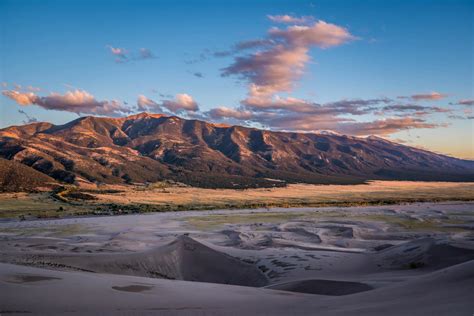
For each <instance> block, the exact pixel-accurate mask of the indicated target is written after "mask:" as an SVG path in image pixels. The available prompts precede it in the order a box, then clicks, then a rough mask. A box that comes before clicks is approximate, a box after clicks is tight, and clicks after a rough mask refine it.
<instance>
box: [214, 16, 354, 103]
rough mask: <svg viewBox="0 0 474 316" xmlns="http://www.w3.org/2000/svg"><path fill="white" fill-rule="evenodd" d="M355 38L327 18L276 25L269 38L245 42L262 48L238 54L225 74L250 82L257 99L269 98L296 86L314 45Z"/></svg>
mask: <svg viewBox="0 0 474 316" xmlns="http://www.w3.org/2000/svg"><path fill="white" fill-rule="evenodd" d="M353 39H355V37H354V36H353V35H351V34H350V33H349V31H348V30H347V29H345V28H343V27H341V26H338V25H335V24H330V23H326V22H324V21H317V22H315V23H314V24H312V25H308V26H301V25H294V26H290V27H288V28H286V29H280V28H272V29H270V30H269V33H268V38H266V39H263V40H257V41H250V42H248V43H246V45H243V44H242V43H241V44H240V46H241V49H242V48H255V47H258V48H260V50H257V51H255V52H252V53H250V54H246V55H240V56H235V58H234V62H233V63H232V64H231V65H230V66H228V67H226V68H224V69H223V70H222V75H223V76H237V77H238V78H240V79H243V80H246V81H248V82H249V98H252V99H253V101H256V99H260V100H264V99H268V98H270V97H271V96H273V95H274V94H275V93H278V92H289V91H291V90H292V89H293V85H294V82H295V81H296V80H298V79H299V78H300V77H301V75H302V74H303V73H304V69H305V66H306V64H307V63H308V62H309V61H310V56H309V54H308V52H309V50H310V48H311V47H320V48H329V47H333V46H338V45H342V44H344V43H346V42H348V41H351V40H353ZM244 43H245V42H244ZM235 49H237V50H238V47H236V48H235Z"/></svg>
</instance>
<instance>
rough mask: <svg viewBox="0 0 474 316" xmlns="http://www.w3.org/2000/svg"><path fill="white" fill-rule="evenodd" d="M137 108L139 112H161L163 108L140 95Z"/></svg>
mask: <svg viewBox="0 0 474 316" xmlns="http://www.w3.org/2000/svg"><path fill="white" fill-rule="evenodd" d="M137 108H138V110H139V111H153V112H161V111H162V109H161V106H160V105H159V104H158V103H156V102H155V101H153V100H152V99H150V98H147V97H146V96H144V95H139V96H138V99H137Z"/></svg>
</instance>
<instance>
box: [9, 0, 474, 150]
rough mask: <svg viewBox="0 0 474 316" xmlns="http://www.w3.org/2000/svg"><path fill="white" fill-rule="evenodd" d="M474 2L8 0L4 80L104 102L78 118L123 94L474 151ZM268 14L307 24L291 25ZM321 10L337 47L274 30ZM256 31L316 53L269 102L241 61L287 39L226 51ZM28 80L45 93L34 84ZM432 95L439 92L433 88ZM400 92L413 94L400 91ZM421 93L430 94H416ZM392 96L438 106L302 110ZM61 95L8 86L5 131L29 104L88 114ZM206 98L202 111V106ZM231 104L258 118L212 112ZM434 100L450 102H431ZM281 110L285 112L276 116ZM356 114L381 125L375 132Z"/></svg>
mask: <svg viewBox="0 0 474 316" xmlns="http://www.w3.org/2000/svg"><path fill="white" fill-rule="evenodd" d="M473 11H474V4H473V2H472V1H316V0H312V1H6V0H0V21H1V22H0V27H1V42H0V51H1V53H0V54H1V65H0V67H1V68H0V70H1V71H0V82H2V83H3V87H2V90H3V91H16V92H18V93H32V94H34V96H35V98H38V100H39V98H40V97H44V96H48V95H49V94H50V93H51V92H55V93H57V94H58V95H64V94H66V93H67V92H68V91H82V92H87V93H88V95H89V96H91V97H92V96H93V98H94V102H95V101H97V103H93V104H94V106H95V108H94V109H95V110H91V111H90V112H89V113H88V112H87V110H86V111H84V113H79V115H88V114H101V113H105V110H104V111H102V112H101V111H97V106H101V105H103V103H101V102H102V101H104V100H106V101H107V102H108V101H110V100H116V102H119V103H120V104H122V107H123V108H130V109H131V111H135V112H136V111H138V109H136V106H137V98H138V96H140V95H142V96H145V97H146V98H147V100H150V102H149V103H147V106H149V107H148V108H147V109H148V110H155V111H156V110H157V109H161V110H163V111H165V112H166V111H168V112H172V110H171V109H178V112H177V113H176V114H178V115H181V116H187V117H195V118H202V119H210V120H216V121H228V122H230V123H234V124H247V125H252V126H264V127H267V128H271V129H285V130H302V131H313V130H320V129H333V130H336V131H339V132H344V133H349V134H351V133H352V134H355V135H360V136H362V135H363V134H364V133H365V132H366V131H367V130H370V131H373V132H374V133H375V134H379V135H381V136H383V137H390V138H392V139H394V140H397V141H401V142H405V143H406V144H408V145H413V146H420V147H424V148H427V149H430V150H434V151H437V152H442V153H446V154H450V155H455V156H459V157H464V158H474V140H473V132H474V131H473V122H474V121H473V120H472V117H473V116H474V115H473V114H472V109H473V107H472V105H469V104H470V103H469V102H466V101H470V100H472V99H473V98H474V96H473V86H474V82H473V71H474V70H473V58H474V57H473V56H474V55H473V37H474V30H473V22H472V21H473V18H474V16H473V14H474V13H473ZM268 15H271V16H274V17H277V16H283V15H288V16H290V17H292V18H294V19H299V20H298V21H296V20H295V22H291V23H281V21H279V22H276V21H277V20H278V19H274V20H273V21H272V20H271V19H269V18H268ZM303 20H305V21H303ZM319 20H322V21H325V22H327V23H329V24H331V25H334V26H335V27H337V30H338V31H340V30H344V32H346V33H345V35H347V36H345V37H343V38H338V42H337V44H334V45H333V44H331V46H330V47H324V44H321V42H320V41H319V39H317V38H314V36H320V32H319V31H320V30H322V29H323V28H318V29H317V33H316V35H315V33H312V35H311V36H313V38H312V39H310V40H309V42H307V43H306V42H305V43H303V44H301V43H298V44H294V42H292V41H293V39H292V38H290V37H285V36H287V34H290V33H285V34H284V35H283V37H272V35H268V32H269V30H270V28H272V27H277V28H279V29H280V30H284V31H285V32H287V31H288V30H289V29H290V28H291V27H294V26H295V25H296V26H298V27H307V28H311V27H315V28H316V27H317V26H318V25H317V23H318V21H319ZM319 26H321V27H322V26H324V25H319ZM324 30H326V28H324ZM291 34H292V33H291ZM291 34H290V35H291ZM290 35H289V36H290ZM330 35H331V36H333V35H334V34H333V33H331V34H330ZM255 39H262V40H265V39H267V40H275V41H280V42H279V43H283V45H290V46H292V48H291V49H299V48H302V49H307V50H308V52H307V53H301V54H300V53H299V55H298V56H297V57H296V58H300V59H299V60H301V58H303V59H304V58H305V57H308V58H309V59H308V60H307V61H305V62H304V65H303V67H302V69H297V70H298V71H299V70H301V73H299V72H298V75H295V76H292V77H291V88H288V89H285V88H280V87H275V86H272V90H271V92H270V93H267V94H265V95H264V96H263V97H262V96H259V98H260V99H259V102H258V104H256V103H255V102H254V101H252V100H250V99H251V98H250V97H251V96H252V95H251V92H250V88H249V86H250V85H251V84H257V85H260V86H262V84H263V83H262V80H258V79H255V76H252V75H249V74H248V73H245V72H243V71H242V70H241V68H239V66H242V65H239V64H236V63H237V61H236V60H237V58H238V56H244V57H246V58H247V59H246V61H252V62H254V61H255V59H252V58H253V56H254V55H253V54H258V52H262V51H263V52H265V51H268V52H269V53H273V52H274V50H275V47H276V45H277V44H274V43H273V44H271V45H274V46H270V47H268V46H260V47H256V48H255V50H250V51H239V52H236V53H234V54H231V55H228V56H226V57H216V56H215V55H214V53H215V52H222V51H229V50H230V49H231V48H232V47H234V45H235V44H236V43H239V42H243V41H248V40H255ZM110 47H113V48H115V49H123V50H124V51H126V53H125V54H126V56H127V60H126V61H125V62H116V58H118V57H117V55H114V54H112V52H111V48H110ZM141 49H146V51H147V52H151V53H152V54H153V58H142V57H140V52H141V51H140V50H141ZM201 56H202V57H203V58H201ZM271 56H274V55H271ZM148 57H149V56H148ZM284 62H285V61H284ZM231 65H235V66H236V67H235V69H234V70H233V71H232V72H231V74H230V75H228V76H224V77H223V76H222V74H223V69H225V68H226V67H230V66H231ZM273 66H275V65H273ZM259 71H260V72H261V71H266V70H265V69H263V70H262V68H258V69H256V70H255V72H256V73H257V75H258V74H260V73H259ZM251 72H252V74H254V75H255V73H254V70H251ZM196 73H200V74H202V77H198V76H196ZM267 83H268V82H265V83H264V85H265V84H267ZM272 84H273V82H272ZM15 85H16V86H15ZM20 85H21V88H20V87H19V86H20ZM28 86H31V87H34V88H39V89H41V90H39V91H37V89H29V90H28V88H27V87H28ZM82 92H81V93H82ZM431 93H438V94H439V95H440V97H439V98H437V97H434V98H430V97H429V96H430V94H431ZM180 95H181V97H180ZM183 95H186V96H189V97H190V98H192V100H190V99H188V98H187V97H186V98H184V97H183ZM16 96H18V94H17V95H16ZM75 96H76V97H77V96H78V95H75ZM400 96H402V97H404V98H397V97H400ZM413 96H425V98H423V97H419V98H410V97H413ZM286 98H293V99H295V98H296V99H298V100H304V102H303V101H297V102H293V101H294V100H293V99H286ZM383 98H390V99H391V101H390V102H391V103H390V104H392V105H393V104H397V105H399V104H400V103H403V105H408V104H416V105H418V106H421V107H426V108H427V109H426V110H427V111H429V113H428V114H426V113H421V112H427V111H424V110H423V111H418V113H417V114H416V113H414V112H409V111H406V110H404V111H403V112H387V111H381V110H380V111H379V110H377V111H376V110H373V111H365V113H364V114H362V115H361V114H356V115H354V114H353V113H352V112H350V111H349V112H348V113H338V114H337V115H336V114H331V115H329V116H326V115H321V114H320V113H321V111H320V109H318V110H317V111H314V112H311V113H312V114H311V115H313V117H312V118H311V119H308V117H309V114H307V113H306V112H305V113H306V114H304V117H301V116H298V117H296V116H297V115H301V112H300V111H299V110H298V107H300V108H301V107H302V106H303V107H304V106H306V105H312V106H314V105H316V106H320V105H322V106H323V108H324V109H326V108H327V107H332V106H333V104H332V103H334V102H338V101H341V100H345V101H347V100H374V99H383ZM282 99H285V102H283V101H281V100H282ZM35 100H36V99H35ZM52 100H53V99H52V98H50V99H45V100H42V101H34V102H33V101H32V102H27V103H28V104H23V105H22V104H19V103H18V99H15V97H12V94H5V93H4V94H3V95H2V96H0V127H5V126H9V125H17V124H22V122H23V121H26V120H28V119H27V118H26V115H25V114H23V113H20V112H19V110H21V111H24V112H25V113H26V114H27V115H28V116H29V117H30V118H31V119H32V120H34V119H36V120H38V121H50V122H53V123H55V124H62V123H65V122H67V121H69V120H71V119H74V118H76V117H77V115H78V114H76V113H74V112H77V110H76V111H69V110H68V108H66V107H63V108H61V109H62V110H61V111H58V110H57V109H58V107H57V106H56V105H55V106H56V107H52V106H51V101H52ZM60 100H63V99H60ZM81 100H82V99H81ZM262 100H264V101H265V102H266V103H265V105H263V103H261V102H260V101H262ZM66 101H67V100H66ZM290 101H291V102H290ZM459 101H464V102H461V103H463V104H458V103H460V102H459ZM74 102H76V101H74ZM104 102H105V101H104ZM151 102H153V103H151ZM167 102H168V103H167ZM183 102H184V103H185V104H183ZM186 102H188V103H186ZM262 102H263V101H262ZM282 102H283V103H285V104H286V105H285V106H283V105H282V104H281V103H282ZM20 103H21V102H20ZM289 103H291V105H290V106H291V107H292V108H290V107H289V106H288V104H289ZM55 104H56V103H55ZM88 104H89V103H88ZM194 104H196V106H197V107H198V108H199V111H195V108H193V110H189V109H191V108H192V106H191V105H194ZM387 104H388V103H384V102H382V103H378V104H376V105H375V106H378V107H380V108H383V107H384V106H386V105H387ZM76 105H77V104H76ZM180 106H181V108H179V107H180ZM186 106H188V107H187V108H186ZM267 106H271V107H272V110H271V111H273V112H271V111H270V110H268V109H267ZM344 106H345V107H346V106H347V105H344ZM364 106H368V105H367V104H364ZM220 107H225V108H229V109H234V110H236V111H237V112H240V113H248V117H247V114H246V115H245V120H243V119H242V117H237V116H236V115H233V116H229V117H227V116H224V115H222V111H221V112H219V113H220V114H219V113H217V112H211V111H212V109H215V108H220ZM432 107H436V108H441V109H445V110H446V111H445V112H443V111H439V110H434V111H433V110H431V109H428V108H432ZM53 108H54V109H53ZM94 111H95V112H94ZM295 111H296V112H295ZM269 112H271V113H270V114H269ZM381 112H383V113H381ZM298 113H299V114H298ZM124 115H125V114H124ZM270 115H272V117H274V116H278V120H277V121H275V120H273V119H269V117H270ZM316 116H317V117H316ZM249 117H252V118H250V119H249ZM288 118H293V119H288ZM341 118H343V119H344V120H345V121H344V120H342V121H341ZM407 118H408V119H407ZM387 119H388V120H389V121H388V122H390V124H388V123H387V121H386V120H387ZM351 120H354V121H351ZM390 120H392V121H393V122H394V123H393V124H394V125H395V127H393V129H392V128H391V127H390V126H391V125H392V124H391V122H392V121H390ZM374 122H376V123H377V128H374V127H373V125H374V124H375V123H374ZM354 123H364V124H365V123H366V125H367V124H369V123H372V124H371V125H370V128H371V129H367V126H366V125H363V124H354ZM382 123H383V124H382ZM395 123H396V124H395ZM285 124H287V125H285ZM387 125H390V126H388V127H387ZM397 128H398V130H397Z"/></svg>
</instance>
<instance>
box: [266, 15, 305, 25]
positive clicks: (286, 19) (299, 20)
mask: <svg viewBox="0 0 474 316" xmlns="http://www.w3.org/2000/svg"><path fill="white" fill-rule="evenodd" d="M267 18H268V19H269V20H270V21H272V22H275V23H287V24H304V23H306V22H308V21H311V20H312V19H313V18H312V17H311V16H302V17H296V16H291V15H288V14H284V15H267Z"/></svg>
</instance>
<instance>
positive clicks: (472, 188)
mask: <svg viewBox="0 0 474 316" xmlns="http://www.w3.org/2000/svg"><path fill="white" fill-rule="evenodd" d="M471 200H474V183H452V182H411V181H370V182H368V183H367V184H359V185H309V184H290V185H288V186H286V187H278V188H260V189H245V190H236V189H203V188H195V187H189V186H183V185H180V184H170V183H155V184H151V185H148V186H142V185H141V186H131V185H129V186H106V187H102V186H101V187H96V188H94V187H88V188H83V187H82V188H81V187H74V186H68V187H64V188H62V190H61V189H59V190H55V191H52V192H39V193H2V194H0V218H21V219H24V218H59V217H69V216H93V215H119V214H129V213H146V212H165V211H186V210H212V209H246V208H248V209H251V208H271V207H323V206H358V205H361V206H363V205H389V204H399V203H411V202H438V201H439V202H441V201H471Z"/></svg>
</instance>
